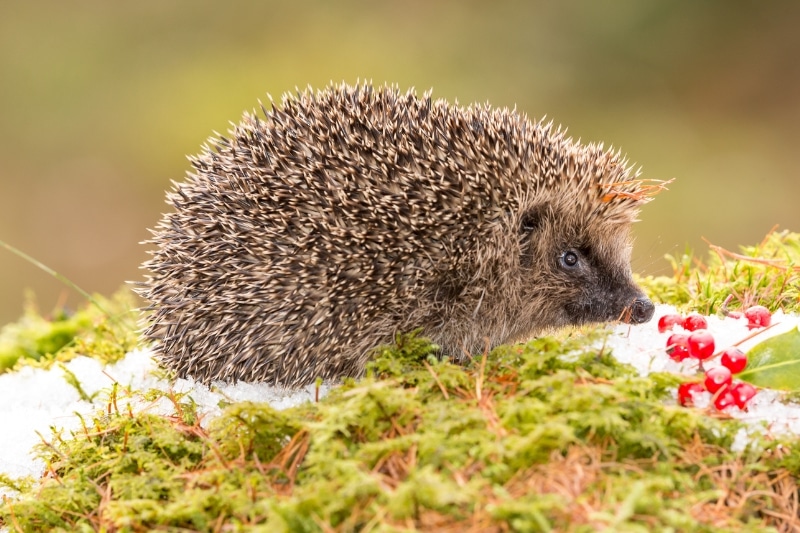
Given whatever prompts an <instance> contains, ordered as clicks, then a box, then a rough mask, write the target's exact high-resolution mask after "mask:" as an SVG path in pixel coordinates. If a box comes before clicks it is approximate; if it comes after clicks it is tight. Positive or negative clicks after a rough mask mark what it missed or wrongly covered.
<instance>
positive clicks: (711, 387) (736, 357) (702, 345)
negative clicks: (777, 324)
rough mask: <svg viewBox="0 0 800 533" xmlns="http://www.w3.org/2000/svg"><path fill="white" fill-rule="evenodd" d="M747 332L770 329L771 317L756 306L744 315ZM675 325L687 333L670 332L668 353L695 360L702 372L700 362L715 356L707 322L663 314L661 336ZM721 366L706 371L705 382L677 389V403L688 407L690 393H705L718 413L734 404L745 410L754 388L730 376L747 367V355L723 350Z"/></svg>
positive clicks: (677, 357)
mask: <svg viewBox="0 0 800 533" xmlns="http://www.w3.org/2000/svg"><path fill="white" fill-rule="evenodd" d="M728 316H731V317H732V318H740V317H741V315H739V316H736V314H734V313H733V312H731V313H728ZM744 316H745V318H747V327H748V328H749V329H755V328H761V327H766V326H769V324H770V322H771V320H772V315H771V314H770V312H769V310H768V309H767V308H766V307H763V306H761V305H755V306H753V307H750V308H748V309H747V310H746V311H745V312H744ZM675 326H680V327H682V328H683V329H684V330H685V331H686V332H687V333H673V334H672V335H670V336H669V338H668V339H667V354H668V355H669V356H670V358H671V359H672V360H674V361H678V362H680V361H683V360H684V359H687V358H693V359H697V360H698V361H699V362H700V369H701V370H702V368H703V366H702V363H703V361H706V360H708V359H711V358H712V357H713V356H714V355H715V354H714V348H715V346H714V337H713V335H711V333H710V332H709V331H708V322H707V321H706V319H705V317H703V316H702V315H699V314H696V313H695V314H691V315H689V316H687V317H683V316H681V315H675V314H670V315H664V316H662V317H661V318H660V319H659V320H658V331H659V332H660V333H664V332H666V331H669V330H672V329H673V328H674V327H675ZM720 364H721V366H718V367H714V368H711V369H709V370H706V371H705V379H704V381H702V382H700V381H689V382H686V383H683V384H682V385H681V386H680V387H678V402H680V404H681V405H691V404H692V403H693V402H694V400H693V397H692V394H693V393H697V392H702V391H708V392H710V393H711V394H712V395H713V396H712V401H713V402H714V406H715V407H716V408H717V409H719V410H720V411H721V410H723V409H725V408H726V407H730V406H732V405H735V406H736V407H738V408H739V409H746V407H747V403H748V402H749V401H750V399H751V398H752V397H753V396H755V394H756V388H755V387H754V386H752V385H750V384H749V383H745V382H742V381H736V382H734V380H733V374H738V373H739V372H741V371H742V370H744V368H745V367H746V366H747V356H746V355H745V354H744V353H743V352H742V351H741V350H739V349H738V348H735V347H730V348H726V349H725V350H723V351H722V354H721V357H720Z"/></svg>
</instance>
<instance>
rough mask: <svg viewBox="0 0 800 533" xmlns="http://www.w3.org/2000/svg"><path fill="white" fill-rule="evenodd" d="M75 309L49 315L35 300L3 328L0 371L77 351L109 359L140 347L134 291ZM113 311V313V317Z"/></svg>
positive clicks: (50, 360) (48, 361)
mask: <svg viewBox="0 0 800 533" xmlns="http://www.w3.org/2000/svg"><path fill="white" fill-rule="evenodd" d="M94 299H95V300H96V301H98V302H102V309H99V308H98V307H97V306H95V305H87V306H86V307H85V308H83V309H81V310H79V311H77V312H74V313H71V312H68V311H66V310H64V309H56V310H55V311H53V313H52V316H51V317H50V318H46V317H44V316H43V315H42V314H40V313H39V311H38V310H37V309H36V306H35V305H34V303H33V301H32V300H29V303H28V305H27V306H26V308H25V312H24V314H23V315H22V317H21V318H20V319H19V320H18V321H17V322H13V323H11V324H7V325H6V326H4V327H3V328H2V329H0V373H2V372H4V371H7V370H9V369H11V368H13V367H14V366H15V365H17V364H23V365H33V366H45V367H47V366H49V365H51V364H52V363H53V361H56V360H58V361H68V360H70V359H72V358H74V357H76V356H77V355H83V354H86V355H91V356H93V357H98V358H100V359H101V360H102V361H104V362H112V361H115V360H117V359H120V358H122V357H123V356H124V355H125V354H126V353H127V352H128V351H130V350H131V349H133V348H134V347H135V346H136V341H137V337H136V333H135V332H136V320H137V318H138V312H137V311H136V310H135V309H134V303H133V302H134V300H133V296H132V295H131V293H130V291H127V290H120V291H119V292H118V293H117V294H116V295H115V296H114V297H113V298H111V299H107V298H103V297H100V296H96V297H94ZM107 313H113V314H111V315H108V314H107Z"/></svg>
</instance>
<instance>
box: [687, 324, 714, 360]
mask: <svg viewBox="0 0 800 533" xmlns="http://www.w3.org/2000/svg"><path fill="white" fill-rule="evenodd" d="M686 343H687V344H688V346H689V355H690V356H691V357H694V358H695V359H700V360H701V361H703V360H705V359H708V358H709V357H711V356H712V355H714V337H713V336H712V335H711V333H709V332H708V330H706V329H698V330H697V331H693V332H692V334H691V335H689V338H688V339H687V341H686Z"/></svg>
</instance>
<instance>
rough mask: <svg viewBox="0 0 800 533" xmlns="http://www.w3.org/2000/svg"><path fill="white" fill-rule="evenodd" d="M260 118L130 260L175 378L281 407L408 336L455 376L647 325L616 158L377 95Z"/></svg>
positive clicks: (639, 189) (291, 107) (336, 93)
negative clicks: (242, 385) (250, 391)
mask: <svg viewBox="0 0 800 533" xmlns="http://www.w3.org/2000/svg"><path fill="white" fill-rule="evenodd" d="M264 114H265V116H266V119H259V118H258V117H256V116H255V115H252V114H246V115H245V116H244V119H243V120H242V122H241V123H240V124H238V125H236V126H235V127H234V128H233V130H232V131H231V132H230V134H231V137H230V138H225V137H221V138H219V139H212V140H211V141H210V143H211V146H210V147H209V146H206V147H204V151H203V153H202V154H201V155H200V156H198V157H196V158H193V159H192V165H193V166H194V169H195V170H194V173H191V174H190V175H189V176H188V179H187V180H186V181H185V182H183V183H179V184H176V185H175V188H174V190H173V191H172V192H171V193H170V194H169V195H168V202H169V203H170V204H172V205H173V206H174V208H175V209H174V211H172V212H170V213H168V214H166V215H164V217H163V218H162V219H161V221H160V222H159V224H158V226H157V228H156V229H155V230H154V235H155V236H154V238H153V239H152V240H151V241H149V242H150V243H152V244H155V245H156V249H155V250H154V251H153V252H152V258H151V259H150V260H149V261H148V262H146V263H145V265H144V267H145V268H147V269H148V270H150V272H151V275H150V276H149V277H148V279H147V281H146V282H144V283H143V286H142V287H141V288H140V289H139V292H140V293H141V294H142V295H143V296H144V297H145V298H146V299H148V300H149V301H150V306H149V309H150V310H151V311H152V314H151V316H150V318H149V320H150V322H149V325H148V327H147V329H146V331H145V334H144V336H145V338H146V339H148V340H150V341H156V342H155V344H154V346H155V351H156V354H157V355H158V356H159V358H160V359H161V360H162V361H163V362H164V363H165V364H166V365H167V366H169V367H170V368H173V369H175V370H176V371H177V373H178V374H179V375H181V376H184V375H190V376H193V377H195V378H197V379H200V380H202V381H210V380H215V379H223V380H230V379H233V380H237V379H240V380H263V381H268V382H272V383H275V384H281V385H286V386H291V387H294V386H300V385H304V384H308V383H310V382H312V381H313V380H314V379H315V378H317V377H322V378H325V379H330V378H337V377H342V376H357V375H359V374H361V373H362V372H363V369H364V365H365V362H366V360H367V357H368V355H369V352H370V349H371V348H373V347H374V346H376V345H379V344H381V343H387V342H390V341H391V340H392V338H393V335H394V334H395V333H397V332H403V331H410V330H412V329H415V328H417V327H422V328H423V330H424V334H425V335H427V336H429V337H430V338H431V339H432V340H433V341H434V342H436V343H438V344H439V345H440V346H441V347H442V350H443V352H444V353H446V354H449V355H451V356H456V357H457V358H460V357H464V354H470V353H476V352H480V351H482V350H483V349H484V347H485V345H486V342H485V340H484V339H485V338H488V340H489V344H490V345H492V346H493V345H497V344H499V343H502V342H506V341H509V340H514V339H518V338H521V337H523V336H525V335H530V334H533V333H536V332H537V331H541V330H542V329H544V328H547V327H552V326H561V325H565V324H576V323H582V322H588V321H603V320H614V319H618V318H620V317H623V318H624V317H625V316H627V318H629V319H631V321H632V322H644V321H646V320H649V318H650V316H651V315H652V304H651V303H650V302H649V300H647V299H646V298H645V297H644V296H643V295H642V293H641V292H640V291H639V289H638V288H637V287H636V286H635V285H634V283H633V282H632V280H631V275H630V266H629V260H630V246H629V237H628V229H629V226H630V223H631V222H633V221H634V219H635V217H636V215H637V212H638V206H639V205H640V204H642V203H643V202H644V201H646V200H647V197H648V194H649V191H648V188H647V187H646V186H645V185H644V184H643V182H642V181H641V180H638V179H636V176H635V174H633V173H632V172H631V170H630V168H629V167H627V165H626V161H625V160H624V159H623V158H621V156H620V155H619V153H618V152H617V153H614V152H611V151H604V150H603V149H602V146H594V145H589V146H582V145H579V144H576V143H574V142H573V141H572V140H571V139H568V138H566V137H565V136H564V135H563V133H562V132H561V131H560V130H558V131H554V130H553V129H552V127H551V125H550V124H546V125H544V124H537V123H531V122H530V121H529V120H528V119H527V118H526V117H525V116H522V115H520V114H518V113H516V112H513V111H509V110H506V109H502V110H497V109H492V108H490V107H488V106H484V105H476V106H472V107H469V108H466V109H465V108H462V107H459V106H458V105H455V106H453V105H449V104H448V103H446V102H444V101H442V100H431V98H430V95H429V94H426V95H425V96H423V98H421V99H420V98H418V97H417V96H415V94H414V93H413V92H409V93H407V94H401V93H400V92H399V91H398V90H397V89H396V88H389V87H376V88H373V87H372V86H370V85H360V86H356V87H350V86H347V85H340V86H331V87H328V88H327V89H325V90H323V91H321V92H317V93H314V92H312V91H311V90H309V91H306V92H302V93H299V94H297V95H296V96H291V97H286V98H285V99H284V101H283V105H282V107H277V108H276V107H275V106H273V107H272V109H271V110H264ZM573 262H574V264H573ZM631 311H632V312H631Z"/></svg>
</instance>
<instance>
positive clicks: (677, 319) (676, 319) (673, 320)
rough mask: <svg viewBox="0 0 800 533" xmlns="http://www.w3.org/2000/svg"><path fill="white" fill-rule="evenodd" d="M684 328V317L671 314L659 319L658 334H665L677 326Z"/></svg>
mask: <svg viewBox="0 0 800 533" xmlns="http://www.w3.org/2000/svg"><path fill="white" fill-rule="evenodd" d="M676 324H677V325H678V326H683V317H682V316H681V315H676V314H670V315H664V316H662V317H661V318H659V319H658V332H659V333H664V332H665V331H668V330H670V329H672V327H673V326H675V325H676Z"/></svg>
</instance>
